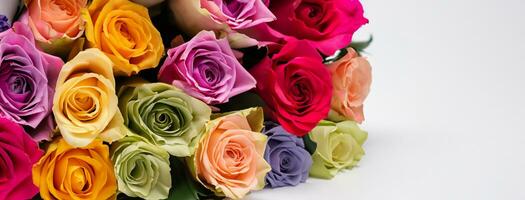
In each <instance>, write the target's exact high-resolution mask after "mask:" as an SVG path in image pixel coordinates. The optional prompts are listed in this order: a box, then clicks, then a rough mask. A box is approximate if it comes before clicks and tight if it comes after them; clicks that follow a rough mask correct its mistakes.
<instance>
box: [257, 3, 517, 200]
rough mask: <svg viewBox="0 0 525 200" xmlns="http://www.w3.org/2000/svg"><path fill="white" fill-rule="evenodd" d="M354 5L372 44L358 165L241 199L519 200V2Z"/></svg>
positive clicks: (369, 50)
mask: <svg viewBox="0 0 525 200" xmlns="http://www.w3.org/2000/svg"><path fill="white" fill-rule="evenodd" d="M362 2H363V4H364V6H365V9H366V16H367V17H368V18H369V19H370V22H371V23H370V25H368V26H367V27H366V30H367V31H368V32H371V33H373V35H374V37H375V41H374V43H373V44H372V46H371V47H370V48H369V49H368V52H370V54H369V57H370V60H371V62H372V65H373V67H374V71H373V73H374V82H373V90H372V93H371V94H370V97H369V99H368V100H367V102H366V107H365V112H366V113H365V114H366V117H367V120H366V122H365V123H364V127H365V129H366V130H368V131H369V140H368V141H367V143H366V144H365V150H366V156H365V157H364V158H363V160H362V162H361V163H360V166H359V167H358V168H355V169H353V170H351V171H347V172H344V173H342V174H340V175H338V176H337V177H336V178H334V179H333V180H330V181H325V180H317V179H309V180H308V181H307V183H305V184H302V185H299V186H297V187H293V188H282V189H273V190H264V191H260V192H255V193H252V194H251V195H250V196H249V197H247V199H253V200H266V199H297V200H308V199H321V200H328V199H351V200H369V199H378V200H383V199H386V200H389V199H402V200H423V199H424V200H434V199H435V200H449V199H452V200H456V199H457V200H470V199H472V200H484V199H487V200H489V199H490V200H493V199H494V200H500V199H501V200H524V199H525V1H524V0H362Z"/></svg>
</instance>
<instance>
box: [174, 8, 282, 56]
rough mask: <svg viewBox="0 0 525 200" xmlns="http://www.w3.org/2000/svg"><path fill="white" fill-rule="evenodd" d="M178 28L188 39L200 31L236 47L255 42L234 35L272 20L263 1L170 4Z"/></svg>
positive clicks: (240, 35)
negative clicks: (219, 34)
mask: <svg viewBox="0 0 525 200" xmlns="http://www.w3.org/2000/svg"><path fill="white" fill-rule="evenodd" d="M169 6H170V9H171V11H173V15H174V19H175V23H176V24H177V27H179V28H181V29H182V31H184V32H185V33H187V34H189V35H195V34H197V33H199V32H200V31H202V30H211V31H217V32H222V33H224V34H225V35H226V36H227V37H228V39H229V40H230V42H231V43H233V44H236V46H239V47H242V46H250V45H256V44H257V41H255V40H253V39H251V38H248V37H246V36H245V35H243V34H239V33H237V32H236V31H237V30H240V29H246V28H249V27H253V26H256V25H258V24H262V23H266V22H270V21H273V20H275V16H274V15H273V14H272V12H270V10H269V9H268V8H267V7H266V5H264V3H263V0H229V1H224V0H170V1H169Z"/></svg>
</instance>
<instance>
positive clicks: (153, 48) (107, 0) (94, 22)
mask: <svg viewBox="0 0 525 200" xmlns="http://www.w3.org/2000/svg"><path fill="white" fill-rule="evenodd" d="M82 15H83V16H84V18H85V19H86V21H87V22H86V38H87V41H88V46H89V47H94V48H98V49H100V50H102V52H104V53H105V54H106V56H108V57H109V58H110V59H111V61H113V63H114V67H113V68H114V70H113V71H114V72H115V74H116V75H126V76H130V75H132V74H136V73H138V72H139V71H140V70H143V69H148V68H154V67H156V66H157V65H158V64H159V62H160V59H161V57H162V55H163V53H164V46H163V44H162V38H161V36H160V33H159V31H157V29H155V27H154V26H153V24H152V22H151V20H150V17H149V14H148V9H147V8H146V7H144V6H142V5H139V4H136V3H133V2H130V1H128V0H93V2H92V3H91V5H89V7H88V9H87V10H85V11H84V12H83V13H82Z"/></svg>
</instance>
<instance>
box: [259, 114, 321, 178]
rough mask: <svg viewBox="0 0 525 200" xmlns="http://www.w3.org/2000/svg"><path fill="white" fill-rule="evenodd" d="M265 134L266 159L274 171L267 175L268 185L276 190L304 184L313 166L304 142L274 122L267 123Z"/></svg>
mask: <svg viewBox="0 0 525 200" xmlns="http://www.w3.org/2000/svg"><path fill="white" fill-rule="evenodd" d="M263 133H264V134H266V135H267V136H268V144H267V146H266V152H265V153H264V159H266V161H267V162H268V163H269V164H270V165H271V166H272V171H270V172H268V174H267V175H266V184H267V185H268V186H269V187H271V188H275V187H283V186H295V185H298V184H299V183H304V182H305V181H306V178H308V172H309V171H310V167H311V166H312V157H311V156H310V154H309V153H308V151H306V149H305V147H304V142H303V140H302V139H301V138H298V137H297V136H295V135H292V134H290V133H288V132H286V131H285V130H284V129H283V128H282V127H281V126H280V125H278V124H276V123H274V122H266V123H265V127H264V130H263Z"/></svg>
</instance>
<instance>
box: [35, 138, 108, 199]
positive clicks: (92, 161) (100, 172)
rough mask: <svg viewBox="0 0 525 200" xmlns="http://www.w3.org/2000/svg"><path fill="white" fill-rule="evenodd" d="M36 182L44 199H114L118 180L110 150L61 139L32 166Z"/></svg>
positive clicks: (94, 143) (100, 142) (101, 145)
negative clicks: (72, 144)
mask: <svg viewBox="0 0 525 200" xmlns="http://www.w3.org/2000/svg"><path fill="white" fill-rule="evenodd" d="M33 183H34V184H35V185H36V186H37V187H39V188H40V196H41V197H42V199H44V200H47V199H68V200H69V199H74V200H77V199H78V200H80V199H82V200H87V199H115V197H116V192H117V180H116V178H115V173H114V171H113V165H112V164H111V160H110V159H109V148H108V146H106V145H104V144H103V143H102V141H101V140H95V141H93V143H91V144H89V145H88V146H86V147H85V148H75V147H73V146H71V145H69V144H67V142H66V141H65V140H64V139H62V138H60V139H56V140H55V141H54V142H53V143H51V144H50V145H49V147H48V148H47V152H46V154H45V155H44V156H43V157H42V158H41V159H40V161H38V163H36V164H35V165H34V166H33Z"/></svg>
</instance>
